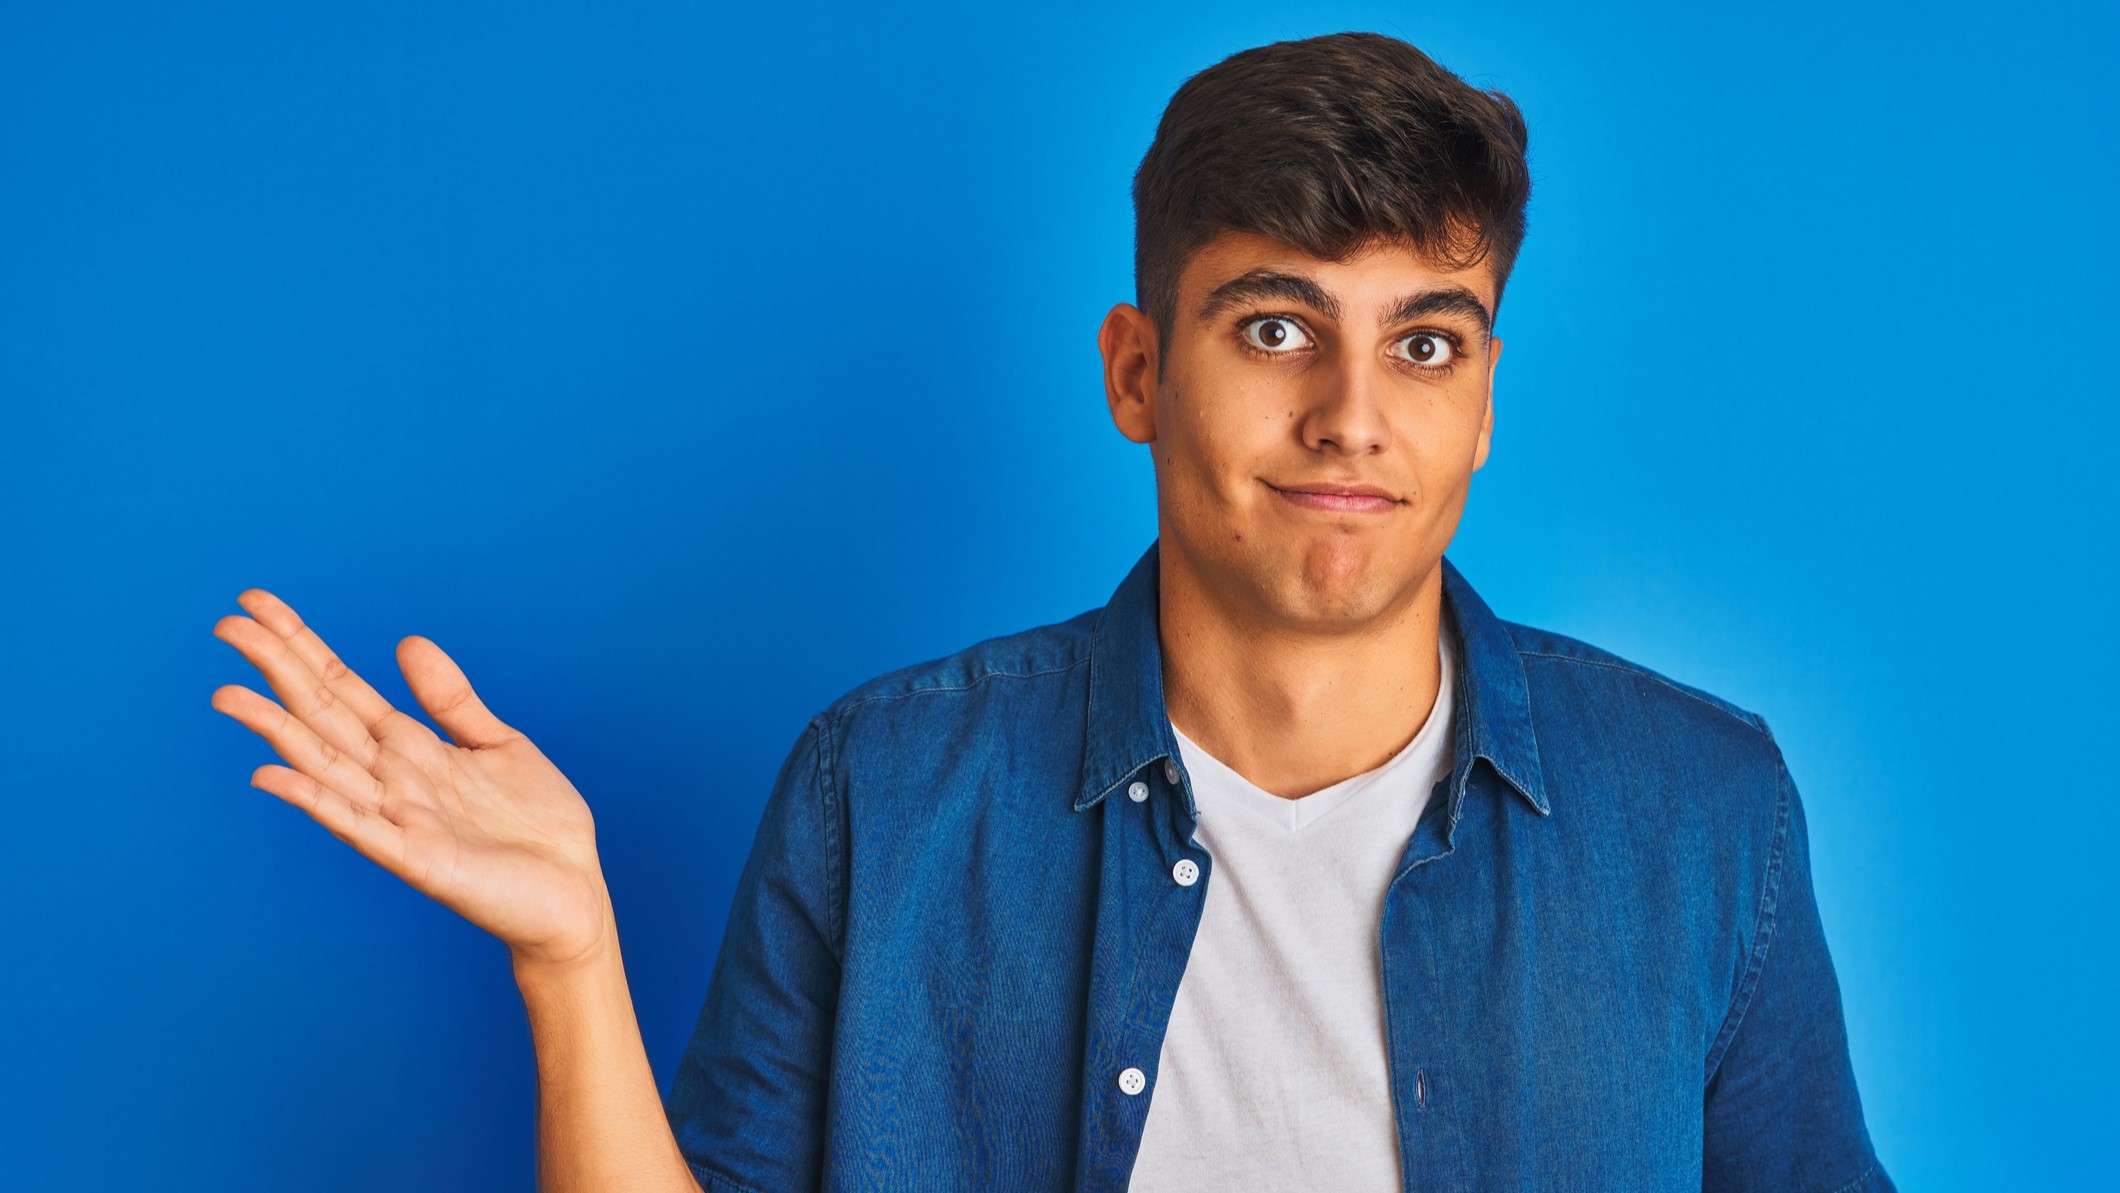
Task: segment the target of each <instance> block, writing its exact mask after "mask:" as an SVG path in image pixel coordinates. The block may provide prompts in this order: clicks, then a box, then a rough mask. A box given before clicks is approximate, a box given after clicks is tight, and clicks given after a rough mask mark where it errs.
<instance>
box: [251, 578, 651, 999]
mask: <svg viewBox="0 0 2120 1193" xmlns="http://www.w3.org/2000/svg"><path fill="white" fill-rule="evenodd" d="M236 600H237V602H238V603H239V604H241V605H242V606H243V608H244V609H245V610H246V611H247V612H248V613H249V614H250V616H249V617H242V616H238V615H235V614H230V615H229V616H227V617H224V618H222V619H221V620H220V621H219V622H217V623H215V625H214V631H213V632H214V636H215V637H217V638H220V639H221V640H223V641H225V642H227V643H228V644H229V645H231V646H234V647H235V648H236V649H237V650H239V651H241V652H242V653H243V657H244V658H246V659H248V660H250V662H251V663H252V664H253V665H254V666H256V667H257V669H258V670H259V671H260V672H261V673H263V674H264V676H265V679H266V682H267V683H269V684H270V685H271V686H272V690H273V692H274V693H275V694H277V695H278V696H279V698H280V703H278V704H275V703H273V702H272V701H271V700H268V699H266V698H265V697H264V696H261V695H259V694H258V693H256V692H253V691H251V690H250V689H249V688H246V687H243V686H242V685H240V684H227V685H224V686H222V687H220V688H216V689H215V690H214V693H213V706H214V707H215V708H216V709H219V710H220V711H221V712H224V713H227V714H228V715H229V716H231V717H234V718H235V719H236V720H238V721H241V722H242V723H243V724H244V725H245V726H247V727H249V728H250V729H251V731H252V732H254V733H256V734H257V735H258V736H260V737H262V738H264V739H265V740H266V741H268V742H270V743H272V747H273V749H274V750H276V751H278V752H279V755H280V757H281V758H282V759H283V760H285V762H286V763H287V765H286V766H275V765H270V764H268V765H265V766H261V767H259V768H258V769H257V770H256V771H255V772H254V773H253V774H252V775H251V777H250V782H251V785H252V786H254V787H258V788H262V789H263V790H265V791H269V792H271V793H272V794H274V795H276V796H278V797H280V798H281V799H283V800H286V801H287V802H288V803H290V804H293V805H294V806H295V807H297V808H300V809H302V810H303V811H304V812H307V813H308V814H309V815H310V817H311V818H312V819H314V820H315V821H316V822H317V823H318V824H321V825H323V826H324V827H325V828H326V829H329V830H330V831H331V833H332V834H333V835H334V836H336V837H338V838H339V839H340V840H342V841H345V842H346V843H347V844H349V845H351V846H353V847H354V848H355V849H358V850H359V851H361V853H362V854H364V855H366V856H367V857H368V858H370V859H372V860H373V861H375V862H376V863H377V864H378V865H380V866H382V867H383V868H384V869H386V870H388V871H390V872H391V873H392V874H395V875H397V876H398V877H399V878H402V879H404V880H405V881H406V882H407V883H410V884H411V885H412V886H413V887H414V888H415V889H417V890H419V891H421V892H423V893H425V894H427V895H429V896H431V897H433V898H434V899H435V900H437V901H439V902H440V903H442V904H443V905H445V906H447V907H449V908H450V909H451V910H453V911H455V912H457V914H459V915H461V916H463V917H464V918H465V919H467V920H470V921H471V922H472V923H474V924H476V925H478V926H479V927H481V928H484V929H485V930H486V931H488V932H491V933H492V934H493V935H495V936H497V937H499V938H500V939H501V941H502V942H503V943H505V944H507V946H508V948H509V949H510V951H511V952H513V953H514V955H515V960H516V964H517V966H518V967H521V966H523V965H525V964H534V965H559V966H566V965H571V964H574V963H576V962H583V961H589V960H593V959H596V958H598V957H599V956H600V955H601V954H603V953H605V952H606V951H615V949H616V940H615V936H616V933H615V930H614V928H613V922H612V918H611V909H610V899H609V895H608V893H607V891H606V889H605V886H604V878H603V871H602V868H601V867H600V866H599V865H598V862H597V856H596V829H595V824H594V821H593V820H592V819H591V817H590V815H589V806H588V804H586V803H585V802H583V800H582V797H581V793H580V792H578V791H576V790H575V789H574V785H573V784H572V783H570V782H568V781H567V777H566V776H565V775H562V774H561V773H560V772H559V769H558V768H557V767H555V766H553V765H552V763H551V762H550V761H549V760H548V759H547V758H546V757H545V755H544V754H543V752H541V751H540V750H539V749H538V748H537V747H536V746H534V745H532V744H531V743H530V739H529V738H526V737H524V736H523V735H522V734H520V733H518V732H516V731H515V730H514V729H511V728H509V727H508V726H507V725H505V724H503V723H502V722H501V721H500V719H499V718H497V717H495V716H494V715H493V714H492V713H491V712H489V711H488V710H487V708H486V706H485V704H484V703H482V702H481V701H480V700H479V698H478V696H477V695H476V694H474V693H473V692H472V690H471V684H470V681H469V680H467V679H465V677H464V673H463V671H462V670H461V669H459V668H458V667H457V665H456V663H455V662H454V661H452V660H451V659H450V658H449V656H448V655H446V654H444V653H442V649H441V647H439V646H436V645H435V644H434V643H433V642H431V641H429V640H427V639H425V638H422V637H418V636H416V635H415V636H413V637H408V638H405V639H403V640H402V641H400V642H399V643H398V647H397V659H398V667H399V669H400V670H402V671H403V672H404V674H405V682H406V684H407V685H408V686H410V688H411V689H412V694H413V696H414V698H416V699H417V700H418V701H419V702H420V706H421V707H422V708H424V709H426V710H427V714H428V715H429V716H431V717H433V718H434V721H435V723H436V724H438V725H440V726H441V727H442V728H443V729H444V730H446V731H447V732H448V734H449V736H450V738H451V739H453V744H452V742H450V741H443V740H442V739H441V738H439V737H437V736H435V734H434V732H433V731H432V730H430V729H428V728H427V726H425V725H424V724H422V723H421V722H420V721H419V719H418V718H416V717H412V716H408V715H406V714H405V713H402V712H399V711H398V710H396V709H394V708H392V707H391V706H390V703H389V702H388V701H386V700H384V699H383V698H382V696H380V695H378V694H377V693H376V690H375V689H374V688H372V687H370V686H369V685H368V684H367V683H366V682H365V681H363V680H362V679H361V677H360V676H358V675H355V674H354V673H353V672H352V671H351V670H349V669H348V668H347V667H346V665H345V664H344V663H343V662H340V661H339V658H338V656H337V655H335V654H333V653H332V651H331V648H330V647H328V646H326V645H324V640H323V639H321V638H319V637H317V635H316V633H315V632H314V631H312V630H311V629H310V628H309V627H308V626H306V625H304V624H302V619H301V618H300V617H297V616H296V615H295V612H294V610H293V609H290V608H289V607H288V606H287V605H286V603H285V602H283V601H281V600H280V599H279V598H278V597H275V596H273V595H272V594H271V593H269V592H266V591H264V590H263V589H257V588H253V589H249V590H247V591H245V592H244V593H243V594H242V595H240V596H238V597H237V598H236ZM253 619H255V620H253Z"/></svg>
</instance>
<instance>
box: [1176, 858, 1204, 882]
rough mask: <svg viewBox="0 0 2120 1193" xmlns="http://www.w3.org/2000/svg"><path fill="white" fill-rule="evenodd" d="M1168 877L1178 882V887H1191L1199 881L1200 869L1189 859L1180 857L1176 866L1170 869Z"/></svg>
mask: <svg viewBox="0 0 2120 1193" xmlns="http://www.w3.org/2000/svg"><path fill="white" fill-rule="evenodd" d="M1170 876H1171V877H1172V878H1175V879H1177V880H1178V885H1179V886H1191V885H1192V884H1194V883H1196V882H1198V881H1200V867H1199V866H1197V865H1195V864H1194V863H1193V860H1192V859H1191V858H1189V857H1181V858H1179V859H1178V864H1177V865H1175V866H1172V867H1171V868H1170Z"/></svg>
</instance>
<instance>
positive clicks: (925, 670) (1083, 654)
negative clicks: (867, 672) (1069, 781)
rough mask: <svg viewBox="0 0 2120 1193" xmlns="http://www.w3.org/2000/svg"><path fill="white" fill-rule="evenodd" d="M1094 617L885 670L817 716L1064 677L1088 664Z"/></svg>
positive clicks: (1094, 613) (1073, 619) (1006, 636)
mask: <svg viewBox="0 0 2120 1193" xmlns="http://www.w3.org/2000/svg"><path fill="white" fill-rule="evenodd" d="M1098 612H1099V610H1095V609H1092V610H1089V611H1087V612H1085V613H1081V614H1078V615H1076V616H1074V617H1071V618H1069V619H1067V620H1066V621H1060V622H1054V623H1052V624H1050V625H1042V626H1034V627H1032V628H1030V629H1027V630H1018V631H1017V632H1015V633H1013V634H1003V635H1000V636H998V637H993V638H986V639H982V640H981V641H978V642H974V643H972V644H971V645H970V646H966V647H964V648H962V649H961V650H957V651H954V652H952V653H950V654H946V655H943V656H941V657H939V658H933V659H928V660H927V661H925V662H920V663H913V664H910V665H908V666H904V667H900V668H897V669H896V670H893V671H886V672H884V673H883V674H881V675H878V676H876V677H874V678H873V679H869V680H865V681H863V682H862V683H859V684H856V685H855V686H854V687H852V688H850V689H848V690H847V691H846V692H845V693H843V694H842V695H840V697H839V698H838V699H836V700H834V701H832V702H831V704H830V705H828V706H826V708H825V710H824V712H823V713H822V714H821V715H822V716H824V717H825V718H826V719H828V720H839V719H843V718H845V717H847V716H850V715H852V714H854V713H856V712H859V711H861V710H863V709H865V708H867V707H868V706H872V705H878V704H881V705H886V706H888V705H891V704H896V703H902V702H906V701H915V702H920V701H921V698H923V697H928V698H941V699H944V700H948V699H949V698H950V697H954V696H962V695H965V694H968V693H975V692H978V691H979V689H981V688H984V687H987V686H989V685H992V686H996V687H999V688H1003V689H1007V688H1012V687H1015V686H1017V685H1016V684H1013V683H1011V682H1010V681H1022V680H1030V681H1036V680H1050V679H1053V678H1056V677H1060V676H1064V675H1065V674H1066V673H1068V672H1070V671H1073V670H1075V669H1077V668H1080V667H1084V666H1086V665H1087V664H1088V662H1089V642H1090V634H1091V632H1092V630H1093V628H1094V625H1095V619H1096V616H1097V614H1098ZM981 695H984V693H981Z"/></svg>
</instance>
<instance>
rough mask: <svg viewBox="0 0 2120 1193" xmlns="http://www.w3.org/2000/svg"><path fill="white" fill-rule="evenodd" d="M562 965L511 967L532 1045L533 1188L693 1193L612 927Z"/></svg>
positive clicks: (564, 1192) (572, 1192)
mask: <svg viewBox="0 0 2120 1193" xmlns="http://www.w3.org/2000/svg"><path fill="white" fill-rule="evenodd" d="M607 927H610V931H608V932H607V933H606V935H605V939H606V940H607V941H608V942H609V947H608V948H603V949H599V950H597V951H596V953H594V954H593V955H592V956H591V957H589V958H585V959H584V960H582V961H579V962H576V963H572V964H569V965H567V966H564V967H558V966H549V965H540V964H535V963H529V962H525V961H523V960H521V959H518V960H517V961H516V965H515V979H516V984H517V986H518V987H520V988H521V990H522V994H523V1005H524V1007H525V1009H526V1010H527V1011H528V1012H529V1017H530V1035H531V1039H532V1041H533V1042H534V1044H535V1045H536V1048H537V1086H538V1115H537V1118H538V1121H537V1150H538V1171H539V1187H540V1188H541V1189H543V1190H545V1193H591V1191H595V1193H602V1191H605V1190H611V1189H626V1190H643V1191H648V1193H654V1191H658V1190H668V1191H670V1193H699V1184H698V1182H697V1181H695V1180H694V1179H693V1177H692V1173H691V1170H690V1169H689V1168H688V1167H687V1166H686V1164H685V1161H684V1157H683V1156H682V1155H681V1154H680V1153H679V1151H678V1148H677V1140H676V1139H675V1137H673V1136H672V1135H671V1134H670V1127H669V1122H668V1120H667V1119H666V1118H665V1117H664V1114H663V1106H662V1098H661V1095H660V1094H659V1093H658V1092H657V1090H656V1087H655V1074H654V1071H653V1070H652V1069H650V1068H649V1066H648V1055H647V1050H646V1048H645V1047H644V1046H643V1045H642V1043H641V1037H640V1024H639V1021H638V1020H637V1019H636V1018H635V1016H634V1012H633V997H632V994H631V992H630V991H629V990H628V988H627V985H626V970H625V965H624V964H623V962H622V961H621V960H620V956H619V950H618V936H617V932H616V929H615V927H611V926H610V925H609V924H608V923H607Z"/></svg>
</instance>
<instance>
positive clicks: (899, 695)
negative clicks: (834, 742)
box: [834, 655, 1089, 714]
mask: <svg viewBox="0 0 2120 1193" xmlns="http://www.w3.org/2000/svg"><path fill="white" fill-rule="evenodd" d="M1087 662H1089V658H1088V656H1086V655H1085V656H1084V657H1082V658H1079V659H1076V660H1075V661H1074V662H1072V663H1067V664H1065V665H1063V666H1059V667H1046V668H1044V669H1042V670H1038V671H986V672H982V673H981V674H979V675H978V676H976V677H975V678H974V679H973V680H972V682H970V683H962V684H935V685H932V686H929V687H919V688H911V689H908V690H906V691H903V692H878V693H877V694H876V695H874V696H862V697H859V698H858V699H854V700H848V701H845V702H844V703H841V704H838V705H835V706H834V711H835V712H837V713H840V714H844V713H845V712H846V711H847V710H849V709H854V708H859V707H861V706H862V705H864V704H873V703H874V702H876V701H878V700H903V699H905V698H906V697H908V696H924V695H926V694H928V693H930V692H969V691H971V690H972V689H973V688H976V687H978V686H979V685H980V684H983V683H985V682H986V681H987V680H990V679H1036V678H1038V677H1039V676H1041V675H1058V674H1060V673H1061V672H1063V671H1073V670H1074V669H1075V668H1077V667H1080V666H1082V665H1083V664H1084V663H1087Z"/></svg>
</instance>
